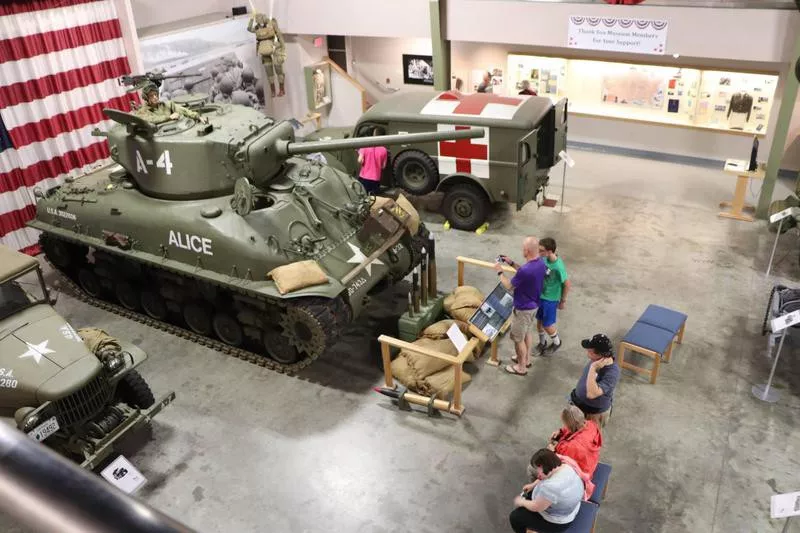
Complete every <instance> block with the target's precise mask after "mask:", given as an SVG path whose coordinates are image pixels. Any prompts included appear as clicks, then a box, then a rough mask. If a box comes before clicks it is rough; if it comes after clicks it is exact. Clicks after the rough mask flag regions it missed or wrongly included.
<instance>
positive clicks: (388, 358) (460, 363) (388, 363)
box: [378, 335, 480, 416]
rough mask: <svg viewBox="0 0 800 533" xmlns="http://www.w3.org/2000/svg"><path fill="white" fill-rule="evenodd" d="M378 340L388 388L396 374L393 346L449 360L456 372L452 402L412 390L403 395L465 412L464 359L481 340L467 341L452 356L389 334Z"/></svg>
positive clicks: (439, 406)
mask: <svg viewBox="0 0 800 533" xmlns="http://www.w3.org/2000/svg"><path fill="white" fill-rule="evenodd" d="M378 342H380V343H381V357H382V358H383V378H384V381H385V382H386V388H388V389H394V388H395V384H394V376H392V354H391V347H394V348H398V349H400V350H405V351H408V352H414V353H418V354H421V355H424V356H426V357H435V358H437V359H441V360H442V361H447V362H448V363H450V365H451V367H452V368H453V372H455V376H454V383H455V385H454V386H453V399H452V401H450V402H446V401H444V400H439V399H432V398H427V397H425V396H422V395H421V394H416V393H412V392H406V393H405V394H404V395H403V396H404V399H405V400H406V401H408V402H409V403H413V404H417V405H427V406H429V408H430V407H433V408H434V409H438V410H439V411H446V412H448V413H452V414H454V415H457V416H461V415H462V413H464V405H463V404H462V403H461V383H462V380H461V376H462V372H463V371H464V368H463V367H464V361H465V360H466V359H467V357H469V356H470V355H471V354H472V353H473V352H474V351H475V350H476V348H478V347H479V344H480V341H479V340H478V339H476V338H474V337H473V338H472V339H470V340H469V341H467V344H466V346H464V349H463V350H461V352H459V354H458V355H457V356H452V355H449V354H445V353H442V352H438V351H436V350H430V349H427V348H423V347H421V346H417V345H415V344H411V343H409V342H405V341H401V340H400V339H395V338H394V337H389V336H388V335H381V336H380V337H378Z"/></svg>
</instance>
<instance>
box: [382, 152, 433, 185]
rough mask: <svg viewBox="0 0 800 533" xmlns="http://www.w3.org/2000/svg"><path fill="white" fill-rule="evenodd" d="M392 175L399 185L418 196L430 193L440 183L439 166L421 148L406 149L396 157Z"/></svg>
mask: <svg viewBox="0 0 800 533" xmlns="http://www.w3.org/2000/svg"><path fill="white" fill-rule="evenodd" d="M392 175H393V176H394V181H395V183H396V184H397V185H398V186H399V187H401V188H402V189H404V190H406V191H408V192H410V193H411V194H414V195H417V196H422V195H423V194H428V193H429V192H431V191H433V190H434V189H436V185H437V184H438V183H439V168H438V167H437V166H436V163H435V162H434V161H433V159H431V158H430V156H428V154H426V153H425V152H422V151H420V150H406V151H405V152H403V153H401V154H400V155H398V156H397V157H395V159H394V162H393V163H392Z"/></svg>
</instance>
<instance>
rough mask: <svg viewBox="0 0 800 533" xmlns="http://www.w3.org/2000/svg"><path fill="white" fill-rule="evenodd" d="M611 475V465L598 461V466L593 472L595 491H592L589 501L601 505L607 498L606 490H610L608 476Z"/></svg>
mask: <svg viewBox="0 0 800 533" xmlns="http://www.w3.org/2000/svg"><path fill="white" fill-rule="evenodd" d="M610 477H611V465H607V464H605V463H597V468H595V470H594V474H592V483H594V492H593V493H592V496H591V498H589V501H590V502H592V503H594V504H596V505H600V502H601V501H603V500H604V499H605V498H606V491H607V490H608V478H610Z"/></svg>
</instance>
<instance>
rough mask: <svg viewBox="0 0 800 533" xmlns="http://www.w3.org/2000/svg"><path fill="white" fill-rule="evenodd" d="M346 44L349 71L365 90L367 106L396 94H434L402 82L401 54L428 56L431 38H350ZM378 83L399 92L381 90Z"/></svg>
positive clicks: (421, 87) (431, 89)
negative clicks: (413, 92) (424, 92)
mask: <svg viewBox="0 0 800 533" xmlns="http://www.w3.org/2000/svg"><path fill="white" fill-rule="evenodd" d="M348 41H349V43H348V44H349V46H348V51H347V52H348V60H349V61H350V64H349V65H348V67H349V68H348V72H349V73H350V75H351V76H353V77H354V78H355V79H356V80H358V82H359V83H360V84H361V85H363V86H364V88H365V89H366V90H367V99H368V100H369V102H370V103H375V102H377V101H379V100H382V99H384V98H386V97H388V96H392V95H394V94H397V93H398V92H407V91H431V92H433V87H429V86H425V85H406V84H404V83H403V54H417V55H431V54H432V46H431V40H430V39H413V38H410V39H409V38H399V39H388V38H375V37H351V38H349V39H348ZM387 79H388V82H387ZM378 82H379V83H380V84H383V85H384V86H389V87H393V88H396V89H399V91H396V92H391V91H387V90H384V89H382V88H381V86H380V85H379V84H378Z"/></svg>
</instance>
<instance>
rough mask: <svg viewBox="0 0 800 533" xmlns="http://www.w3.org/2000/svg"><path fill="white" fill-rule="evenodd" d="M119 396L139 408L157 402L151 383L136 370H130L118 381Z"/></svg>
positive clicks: (121, 399) (144, 407)
mask: <svg viewBox="0 0 800 533" xmlns="http://www.w3.org/2000/svg"><path fill="white" fill-rule="evenodd" d="M116 396H117V398H118V399H119V400H120V401H122V402H125V403H126V404H128V405H130V406H131V407H136V408H138V409H147V408H148V407H151V406H152V405H153V404H154V403H156V399H155V398H154V397H153V391H151V390H150V385H148V384H147V382H146V381H145V380H144V378H143V377H142V376H141V374H139V373H138V372H137V371H136V370H129V371H128V373H127V374H125V375H124V376H122V377H121V378H120V380H119V382H118V383H117V392H116Z"/></svg>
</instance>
